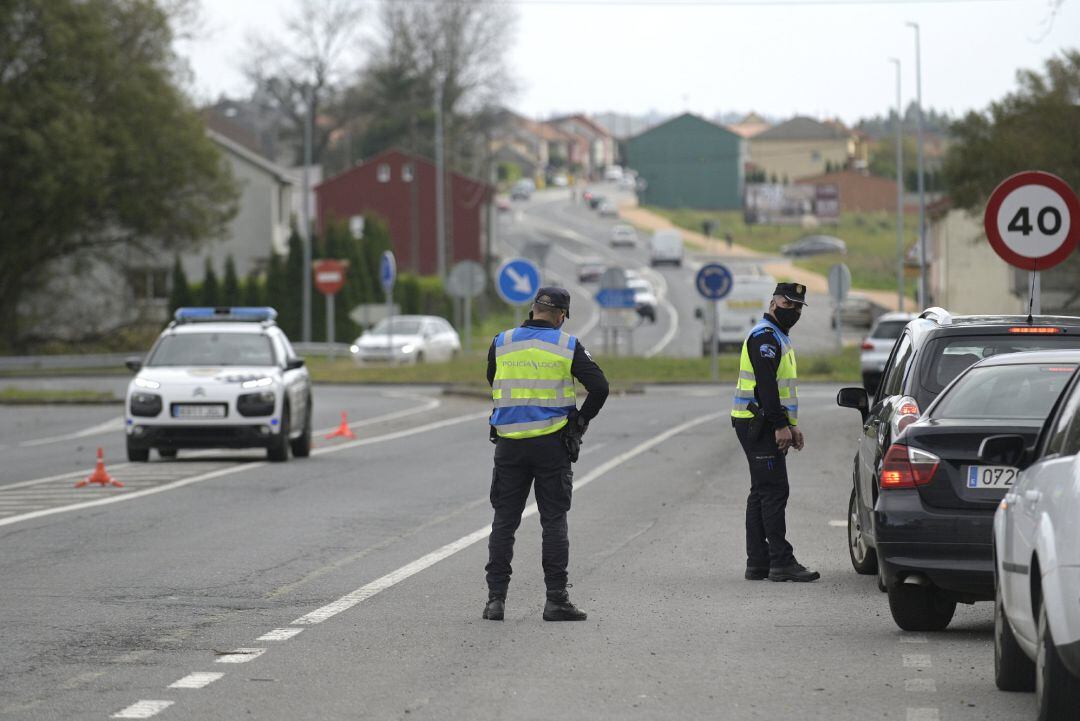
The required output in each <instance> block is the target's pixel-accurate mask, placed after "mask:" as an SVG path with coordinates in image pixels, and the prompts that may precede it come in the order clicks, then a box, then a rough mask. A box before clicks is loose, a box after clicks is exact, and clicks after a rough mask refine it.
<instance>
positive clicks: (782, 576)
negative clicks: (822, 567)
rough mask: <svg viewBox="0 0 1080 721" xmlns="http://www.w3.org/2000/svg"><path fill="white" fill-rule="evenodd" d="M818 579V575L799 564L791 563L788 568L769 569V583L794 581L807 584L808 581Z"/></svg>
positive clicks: (819, 576)
mask: <svg viewBox="0 0 1080 721" xmlns="http://www.w3.org/2000/svg"><path fill="white" fill-rule="evenodd" d="M819 578H821V574H820V573H818V572H817V571H811V570H810V569H809V568H807V567H806V566H803V565H802V564H800V563H792V564H791V565H789V566H782V567H780V568H770V569H769V580H770V581H795V582H798V583H807V582H809V581H816V580H818V579H819Z"/></svg>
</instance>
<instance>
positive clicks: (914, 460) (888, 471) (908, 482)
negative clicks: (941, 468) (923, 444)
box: [879, 443, 941, 489]
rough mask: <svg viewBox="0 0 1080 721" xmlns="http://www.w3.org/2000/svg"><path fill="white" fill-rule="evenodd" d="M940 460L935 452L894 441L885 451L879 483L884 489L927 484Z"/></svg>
mask: <svg viewBox="0 0 1080 721" xmlns="http://www.w3.org/2000/svg"><path fill="white" fill-rule="evenodd" d="M940 462H941V459H940V458H938V457H937V456H935V455H934V454H933V453H929V452H927V451H924V450H921V449H919V448H912V447H911V446H906V445H904V444H903V443H894V444H892V445H891V446H889V450H888V451H886V452H885V459H884V460H883V461H882V464H881V477H880V479H879V484H880V485H881V487H882V489H887V488H915V487H916V486H925V485H926V484H927V483H929V482H930V481H931V479H933V477H934V473H935V472H937V467H938V464H939V463H940Z"/></svg>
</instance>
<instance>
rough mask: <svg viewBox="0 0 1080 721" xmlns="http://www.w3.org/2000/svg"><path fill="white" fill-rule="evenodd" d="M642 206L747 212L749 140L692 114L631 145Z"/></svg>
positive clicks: (635, 139) (630, 160) (630, 157)
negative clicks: (745, 188)
mask: <svg viewBox="0 0 1080 721" xmlns="http://www.w3.org/2000/svg"><path fill="white" fill-rule="evenodd" d="M626 154H627V158H626V161H627V164H628V165H629V166H630V167H631V168H634V170H636V171H637V172H638V177H639V178H640V179H641V180H643V181H644V188H643V189H642V190H639V191H638V200H639V201H640V202H641V204H642V205H655V206H658V207H661V208H697V209H701V210H721V209H737V208H740V207H742V200H743V186H744V175H743V172H744V165H745V160H746V141H745V140H743V139H742V138H741V137H739V136H738V135H736V134H735V133H733V132H731V131H730V130H728V129H727V128H725V127H723V126H721V125H717V124H716V123H713V122H710V121H708V120H705V119H704V118H701V117H699V116H697V115H692V114H690V113H686V114H683V115H680V116H678V117H676V118H673V119H671V120H669V121H667V122H666V123H661V124H660V125H657V126H656V127H654V128H651V129H649V130H646V131H645V132H644V133H642V134H640V135H637V136H635V137H633V138H630V139H629V140H628V141H626Z"/></svg>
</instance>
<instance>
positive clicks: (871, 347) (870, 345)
mask: <svg viewBox="0 0 1080 721" xmlns="http://www.w3.org/2000/svg"><path fill="white" fill-rule="evenodd" d="M862 349H863V350H874V344H873V343H871V342H870V341H868V340H864V341H863V342H862Z"/></svg>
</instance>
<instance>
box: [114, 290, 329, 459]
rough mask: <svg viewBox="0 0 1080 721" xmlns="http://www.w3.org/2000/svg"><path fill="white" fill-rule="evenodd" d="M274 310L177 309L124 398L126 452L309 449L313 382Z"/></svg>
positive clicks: (304, 452) (169, 454)
mask: <svg viewBox="0 0 1080 721" xmlns="http://www.w3.org/2000/svg"><path fill="white" fill-rule="evenodd" d="M276 317H277V311H275V310H274V309H273V308H180V309H178V310H177V311H176V315H175V320H174V321H173V322H172V323H170V324H169V327H168V328H166V329H165V330H164V331H162V333H161V335H160V336H159V337H158V339H157V342H155V343H154V346H153V348H151V349H150V353H149V354H148V355H147V356H146V360H145V361H143V360H142V359H138V358H133V359H129V360H128V361H127V366H128V368H130V369H131V370H133V371H135V378H134V379H132V381H131V383H130V384H129V386H128V392H127V400H126V403H125V407H124V410H125V421H126V431H127V454H128V460H130V461H146V460H149V458H150V449H151V448H156V449H157V451H158V453H159V454H160V455H161V457H162V458H174V457H175V456H176V452H177V450H178V449H180V448H266V451H267V455H268V457H269V458H270V460H272V461H285V460H288V458H289V449H290V447H291V448H292V453H293V455H294V456H296V457H297V458H306V457H307V456H308V455H309V454H310V453H311V378H310V376H309V374H308V371H307V369H306V368H305V367H304V361H303V359H302V358H298V357H297V355H296V352H295V351H294V350H293V348H292V345H291V344H290V343H289V339H288V338H286V337H285V333H284V332H282V330H281V329H280V328H278V327H277V325H276V324H275V323H274V319H275V318H276Z"/></svg>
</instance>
